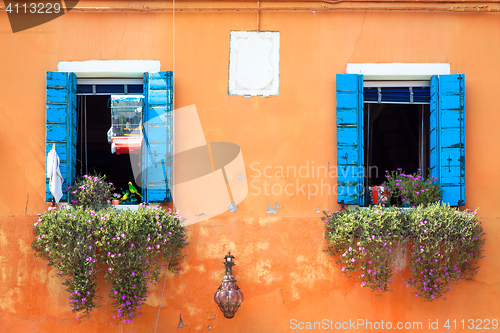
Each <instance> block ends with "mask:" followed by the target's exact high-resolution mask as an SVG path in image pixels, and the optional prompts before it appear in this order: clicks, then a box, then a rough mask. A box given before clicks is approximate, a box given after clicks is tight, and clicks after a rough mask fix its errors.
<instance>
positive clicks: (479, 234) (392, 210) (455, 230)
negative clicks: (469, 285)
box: [323, 169, 485, 301]
mask: <svg viewBox="0 0 500 333" xmlns="http://www.w3.org/2000/svg"><path fill="white" fill-rule="evenodd" d="M386 179H387V180H386V182H385V184H382V185H384V186H387V187H388V190H389V193H390V198H389V200H387V202H386V204H391V203H392V204H393V206H386V205H385V204H380V205H375V206H370V207H366V208H363V209H347V210H343V211H337V212H335V213H330V214H326V216H325V217H323V219H324V220H326V233H325V238H326V240H327V243H328V249H327V252H329V253H331V254H332V255H339V260H338V261H337V264H341V265H342V267H341V270H342V272H344V273H346V274H349V277H351V276H352V274H358V275H357V278H358V280H359V281H360V282H361V284H360V285H361V287H365V288H369V289H371V290H372V291H374V292H377V294H378V295H380V294H381V293H382V292H386V291H389V290H390V288H389V286H390V283H391V282H392V281H391V278H392V275H393V273H394V271H395V269H396V266H397V264H396V252H398V251H396V250H401V248H403V251H405V250H406V249H408V250H409V252H410V271H409V272H410V276H409V278H407V279H406V280H405V282H406V286H407V287H413V288H415V289H416V292H415V294H414V295H415V297H420V298H422V299H424V300H426V301H433V300H435V299H437V298H446V297H445V294H446V293H447V292H448V291H449V290H450V289H449V287H450V286H451V285H453V284H455V283H458V282H459V281H460V280H461V279H470V278H471V277H472V276H473V275H474V274H476V273H477V271H478V269H479V266H478V262H479V259H481V258H482V251H483V250H482V246H483V244H484V243H485V233H484V229H483V228H482V226H481V221H480V220H479V218H478V217H477V212H476V211H471V210H465V211H461V210H458V209H455V208H452V207H450V206H447V205H443V204H441V203H440V202H439V200H440V199H441V188H440V186H439V184H438V183H437V182H436V180H437V179H436V178H433V177H432V176H429V177H427V178H423V177H422V174H421V172H420V170H419V172H418V173H416V174H405V173H404V172H403V170H401V169H397V171H392V172H389V171H386ZM400 206H406V207H400Z"/></svg>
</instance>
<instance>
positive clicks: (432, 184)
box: [382, 168, 441, 206]
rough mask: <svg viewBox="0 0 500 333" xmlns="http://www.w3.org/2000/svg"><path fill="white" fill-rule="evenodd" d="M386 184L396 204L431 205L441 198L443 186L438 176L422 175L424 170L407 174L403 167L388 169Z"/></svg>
mask: <svg viewBox="0 0 500 333" xmlns="http://www.w3.org/2000/svg"><path fill="white" fill-rule="evenodd" d="M385 177H386V181H385V182H384V184H382V185H385V186H387V187H388V188H389V193H390V194H391V197H392V199H393V202H395V203H396V205H398V206H401V205H414V206H418V205H424V206H426V205H429V204H431V203H433V202H437V201H439V200H441V186H440V185H439V184H438V183H437V182H436V181H437V178H434V177H432V176H428V177H427V178H425V179H424V178H423V177H422V171H420V170H419V171H418V172H417V173H414V174H405V173H404V171H403V170H402V169H400V168H399V169H397V170H396V171H391V172H389V171H386V175H385Z"/></svg>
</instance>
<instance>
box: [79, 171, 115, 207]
mask: <svg viewBox="0 0 500 333" xmlns="http://www.w3.org/2000/svg"><path fill="white" fill-rule="evenodd" d="M105 179H106V175H104V176H99V175H83V176H81V177H78V178H77V180H76V181H75V183H74V184H73V186H71V187H69V189H70V191H71V192H70V193H69V195H70V202H71V204H72V205H73V206H74V207H84V208H91V209H93V210H99V209H103V208H107V207H109V206H110V204H111V200H112V194H111V193H112V192H113V191H114V190H115V187H114V186H113V183H108V182H106V181H105Z"/></svg>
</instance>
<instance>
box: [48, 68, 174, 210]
mask: <svg viewBox="0 0 500 333" xmlns="http://www.w3.org/2000/svg"><path fill="white" fill-rule="evenodd" d="M89 86H90V87H89ZM89 89H91V90H93V92H92V98H89V101H87V102H91V103H94V104H93V105H94V110H97V111H94V112H93V113H92V115H93V116H95V117H97V118H96V119H94V120H93V121H92V122H93V123H94V125H95V126H94V129H97V130H98V131H103V133H102V136H103V137H104V138H106V132H107V130H108V129H109V120H108V123H106V124H105V126H104V127H103V126H101V125H103V121H104V118H105V117H104V118H103V117H102V112H104V111H103V110H105V108H106V107H105V106H103V105H102V104H103V103H105V102H106V103H107V100H108V98H109V97H110V95H111V93H113V94H116V93H118V94H120V93H121V94H126V93H134V94H137V93H142V94H143V95H144V111H143V119H142V123H143V138H144V144H143V145H142V148H141V152H140V154H139V156H140V164H141V169H140V170H141V172H140V174H139V175H136V177H135V179H134V180H135V181H136V182H138V183H140V184H139V186H141V187H142V195H143V200H144V201H145V202H164V201H171V200H172V198H171V194H170V191H171V189H172V185H173V183H172V181H173V170H172V167H173V166H172V152H173V115H172V111H173V110H172V98H173V86H172V72H157V73H144V76H143V82H142V87H138V86H137V85H136V84H135V85H134V84H132V85H116V84H115V85H113V84H111V85H110V84H102V85H101V84H92V85H88V84H87V85H85V84H82V85H78V87H77V79H76V75H75V74H74V73H71V72H47V101H46V106H47V118H46V131H47V135H46V153H48V152H49V151H50V150H51V149H52V145H53V144H55V146H56V151H57V154H58V155H59V158H60V169H61V174H62V177H63V178H64V184H63V198H62V200H67V191H66V187H68V186H69V185H71V184H72V183H73V181H74V180H75V178H76V175H77V174H78V173H81V172H82V171H81V170H83V168H82V167H81V166H82V159H79V164H78V168H77V158H78V156H79V153H81V148H80V149H79V148H78V143H79V142H86V140H85V139H83V140H82V139H81V138H79V137H78V135H79V134H80V135H82V133H83V132H82V130H81V129H82V128H84V124H83V118H82V117H79V115H80V116H81V113H80V112H78V110H80V111H81V110H82V108H85V105H83V106H82V104H81V103H83V102H84V99H86V98H85V97H84V96H83V95H85V94H88V93H89V92H90V91H88V90H89ZM98 89H99V92H98V93H97V90H98ZM77 94H78V95H82V96H78V97H77ZM94 94H95V95H94ZM78 102H80V103H78ZM87 107H88V105H87ZM106 112H109V110H107V111H106ZM87 125H89V124H88V123H87ZM99 126H100V127H99ZM106 127H107V128H106ZM104 129H105V130H104ZM85 132H87V133H89V132H90V128H89V127H87V129H86V131H85ZM87 139H88V137H87ZM109 155H110V156H111V151H110V150H109ZM108 157H109V156H108ZM94 158H95V160H96V161H97V160H99V158H98V157H96V156H94ZM109 163H111V164H114V163H113V161H111V160H109V159H108V164H109ZM115 163H116V161H115ZM129 163H130V161H129ZM106 167H110V166H109V165H107V166H106ZM111 167H114V168H116V167H119V166H116V165H113V166H111ZM128 167H129V166H124V169H127V168H128ZM88 171H89V172H92V171H94V170H92V169H88ZM96 171H97V172H100V170H99V169H98V168H97V167H96ZM126 172H128V174H129V175H130V172H129V171H126ZM102 173H104V172H102ZM46 199H47V201H50V200H51V199H52V194H51V193H50V191H49V187H48V179H46Z"/></svg>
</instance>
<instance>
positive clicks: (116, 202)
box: [111, 199, 120, 205]
mask: <svg viewBox="0 0 500 333" xmlns="http://www.w3.org/2000/svg"><path fill="white" fill-rule="evenodd" d="M111 203H112V204H113V205H119V204H120V200H118V199H113V200H111Z"/></svg>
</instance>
